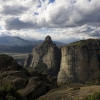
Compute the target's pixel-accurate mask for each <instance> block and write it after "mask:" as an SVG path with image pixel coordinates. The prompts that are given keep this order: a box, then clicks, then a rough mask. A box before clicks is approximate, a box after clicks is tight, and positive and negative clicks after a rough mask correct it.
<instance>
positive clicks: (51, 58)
mask: <svg viewBox="0 0 100 100" xmlns="http://www.w3.org/2000/svg"><path fill="white" fill-rule="evenodd" d="M31 56H32V57H28V58H26V62H25V65H27V66H30V67H33V69H34V68H35V67H36V66H37V65H38V64H41V63H43V64H46V65H47V71H48V73H49V74H52V75H57V73H58V71H59V67H60V58H61V57H60V56H61V55H60V49H59V48H58V47H57V46H56V44H55V43H53V42H52V40H51V37H50V36H47V37H46V38H45V41H44V42H43V43H42V44H40V45H38V46H37V47H35V48H34V49H33V51H32V55H31ZM30 58H31V59H30ZM27 62H30V63H27ZM27 66H25V67H27Z"/></svg>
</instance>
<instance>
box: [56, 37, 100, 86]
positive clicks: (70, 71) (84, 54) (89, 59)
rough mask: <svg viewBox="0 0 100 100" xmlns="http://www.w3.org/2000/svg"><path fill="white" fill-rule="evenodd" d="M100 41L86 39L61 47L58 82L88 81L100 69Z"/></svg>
mask: <svg viewBox="0 0 100 100" xmlns="http://www.w3.org/2000/svg"><path fill="white" fill-rule="evenodd" d="M99 52H100V41H99V40H93V39H89V40H84V41H79V42H75V43H72V44H69V45H66V46H63V47H62V48H61V55H62V57H61V65H60V71H59V73H58V80H57V82H58V84H62V83H67V82H68V83H69V82H73V81H74V82H83V83H84V82H86V81H87V80H88V79H89V78H90V77H91V76H92V75H93V74H95V73H96V72H97V71H98V70H99V69H100V54H99Z"/></svg>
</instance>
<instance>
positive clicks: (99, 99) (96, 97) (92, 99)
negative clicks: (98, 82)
mask: <svg viewBox="0 0 100 100" xmlns="http://www.w3.org/2000/svg"><path fill="white" fill-rule="evenodd" d="M83 100H100V91H99V92H96V93H94V94H93V95H89V96H87V97H85V98H83Z"/></svg>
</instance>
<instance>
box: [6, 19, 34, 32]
mask: <svg viewBox="0 0 100 100" xmlns="http://www.w3.org/2000/svg"><path fill="white" fill-rule="evenodd" d="M5 23H6V25H5V28H6V29H7V30H12V29H13V30H20V29H23V28H26V29H27V28H33V27H34V24H33V23H31V22H23V21H21V20H19V18H10V19H7V20H6V22H5Z"/></svg>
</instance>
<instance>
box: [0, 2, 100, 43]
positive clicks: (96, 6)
mask: <svg viewBox="0 0 100 100" xmlns="http://www.w3.org/2000/svg"><path fill="white" fill-rule="evenodd" d="M6 35H7V36H20V37H22V38H24V39H31V40H34V39H35V40H43V39H44V38H45V37H46V36H47V35H50V36H51V38H52V40H55V41H61V42H64V43H70V42H73V41H78V40H82V39H88V38H99V37H100V0H0V36H6Z"/></svg>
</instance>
